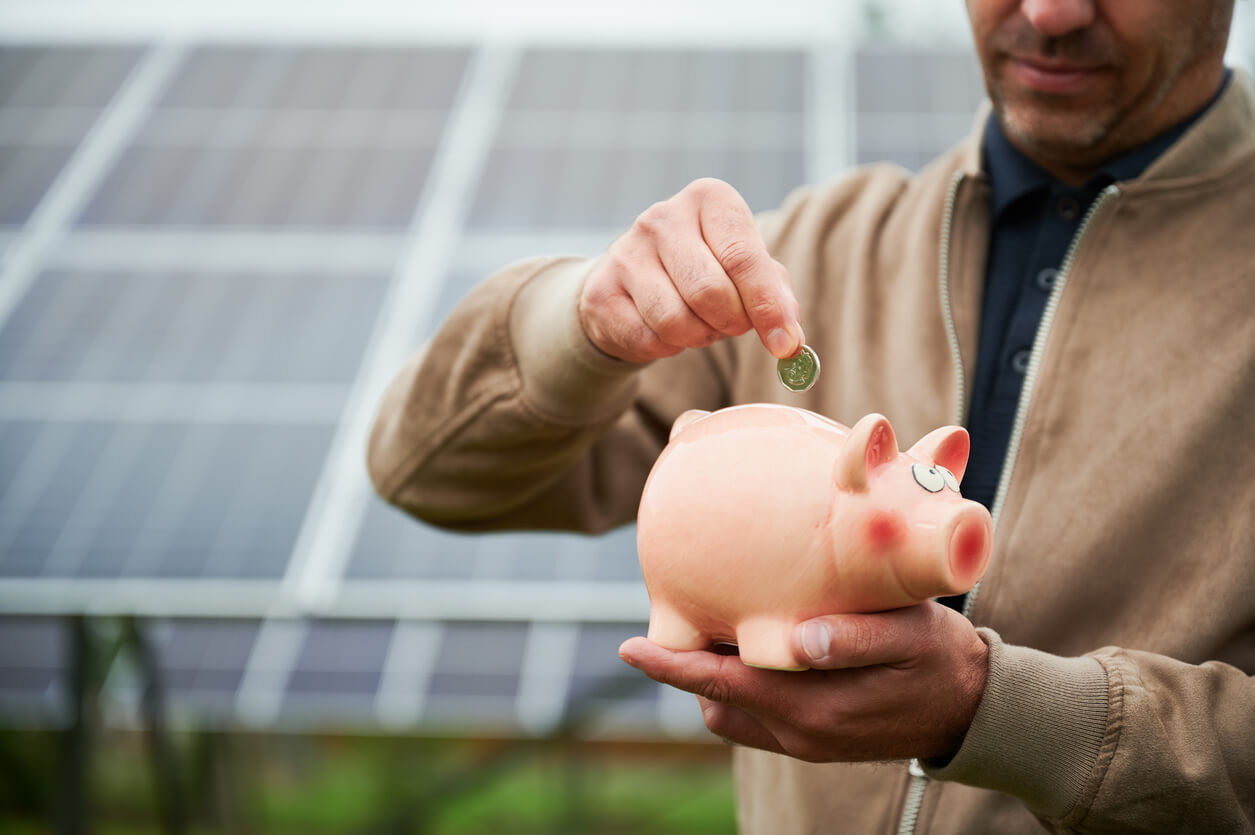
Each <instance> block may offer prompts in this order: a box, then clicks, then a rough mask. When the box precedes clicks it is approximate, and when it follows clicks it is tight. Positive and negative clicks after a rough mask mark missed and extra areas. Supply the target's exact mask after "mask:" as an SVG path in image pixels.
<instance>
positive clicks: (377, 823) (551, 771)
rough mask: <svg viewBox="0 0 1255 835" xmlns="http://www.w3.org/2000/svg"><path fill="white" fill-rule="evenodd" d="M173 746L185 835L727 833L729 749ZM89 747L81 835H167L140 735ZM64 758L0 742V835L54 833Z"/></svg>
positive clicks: (299, 742) (223, 742)
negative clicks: (160, 834)
mask: <svg viewBox="0 0 1255 835" xmlns="http://www.w3.org/2000/svg"><path fill="white" fill-rule="evenodd" d="M171 739H172V743H173V749H174V761H175V764H176V770H177V775H176V776H177V782H178V784H179V786H180V792H179V793H180V795H181V799H182V803H183V806H184V809H183V814H182V815H181V819H182V820H184V821H186V822H187V824H188V826H187V829H186V830H185V831H187V832H189V833H218V832H243V833H259V834H260V833H274V834H275V835H288V833H293V835H295V833H340V832H353V833H359V832H361V833H379V835H392V834H393V833H396V835H401V834H402V833H405V834H406V835H411V833H413V834H414V835H418V834H419V833H421V835H453V834H454V833H458V834H460V833H490V832H491V833H494V834H495V833H501V832H508V833H512V834H513V833H519V834H520V835H529V834H530V833H537V835H539V834H540V833H545V835H550V834H551V833H654V832H657V833H686V835H688V834H690V833H691V834H692V835H705V833H711V834H712V835H713V833H731V832H734V831H735V828H736V825H735V806H734V798H733V790H732V781H731V774H730V768H729V756H728V752H729V749H728V748H727V747H726V746H723V745H719V744H665V743H612V742H584V741H577V740H573V739H565V738H560V739H555V740H549V741H536V740H492V739H485V740H468V739H442V738H429V737H413V736H399V735H398V736H381V735H364V734H355V735H354V734H343V735H337V734H321V735H298V734H257V733H242V732H241V733H223V732H195V733H193V732H186V731H181V732H177V733H175V734H173V735H172V738H171ZM92 745H93V747H92V749H91V753H90V758H89V763H90V768H89V773H88V777H87V784H88V790H87V794H88V796H87V798H85V803H86V812H85V815H84V817H85V819H86V830H85V831H87V832H90V833H93V834H95V833H102V834H103V835H113V833H158V832H162V831H168V828H167V830H163V829H162V825H161V820H162V818H161V816H160V815H159V813H158V805H159V804H158V802H157V798H156V796H155V793H154V779H153V770H152V765H151V763H152V760H151V759H150V750H149V749H148V748H147V747H146V744H145V738H144V735H143V734H142V733H139V732H137V731H121V730H105V731H97V732H96V733H95V734H94V736H93V741H92ZM64 750H66V746H65V739H64V738H63V734H62V733H58V732H52V731H3V732H0V833H4V834H5V835H7V833H14V835H24V834H25V833H52V832H57V831H58V821H59V820H63V818H64V816H63V815H62V814H61V812H62V811H63V810H64V809H65V808H67V807H66V806H65V804H66V802H67V798H66V797H65V793H66V792H65V788H64V780H63V779H62V771H61V769H62V764H61V758H62V756H63V751H64ZM68 800H72V798H70V799H68ZM62 826H63V824H62Z"/></svg>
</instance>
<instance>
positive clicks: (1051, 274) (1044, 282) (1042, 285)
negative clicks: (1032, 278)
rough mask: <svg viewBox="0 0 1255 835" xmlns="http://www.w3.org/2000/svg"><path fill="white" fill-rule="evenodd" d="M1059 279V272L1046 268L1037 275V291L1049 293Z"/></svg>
mask: <svg viewBox="0 0 1255 835" xmlns="http://www.w3.org/2000/svg"><path fill="white" fill-rule="evenodd" d="M1058 278H1059V271H1058V270H1056V269H1055V268H1054V267H1047V268H1046V269H1044V270H1042V271H1041V272H1039V273H1038V274H1037V278H1036V282H1037V289H1038V290H1045V291H1047V292H1049V291H1050V288H1052V287H1054V286H1055V281H1056V280H1057V279H1058Z"/></svg>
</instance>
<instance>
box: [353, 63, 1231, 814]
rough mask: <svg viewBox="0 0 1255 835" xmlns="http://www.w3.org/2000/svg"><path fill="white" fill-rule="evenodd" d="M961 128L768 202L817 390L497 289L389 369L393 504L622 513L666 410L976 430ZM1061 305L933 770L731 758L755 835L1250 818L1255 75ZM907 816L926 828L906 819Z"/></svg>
mask: <svg viewBox="0 0 1255 835" xmlns="http://www.w3.org/2000/svg"><path fill="white" fill-rule="evenodd" d="M980 129H981V126H980V125H978V126H977V128H976V130H975V131H974V133H973V135H972V137H971V138H969V139H968V140H967V141H966V142H965V143H964V144H962V145H961V146H960V147H958V148H957V149H956V150H954V151H953V152H951V153H949V154H947V155H946V156H944V157H943V158H941V159H939V160H938V161H936V162H935V163H934V164H933V165H931V166H930V167H929V168H927V169H925V170H924V171H922V172H921V173H920V174H918V175H916V176H912V175H910V174H908V173H907V172H904V171H902V170H899V169H896V168H893V167H889V166H875V167H870V168H864V169H859V170H857V171H855V172H853V173H852V174H851V175H850V176H848V177H845V178H844V179H841V180H840V181H838V182H835V183H832V184H830V185H827V186H825V187H822V188H816V189H811V190H805V191H801V192H799V193H797V194H795V195H794V196H793V197H792V198H791V199H790V200H789V201H788V203H787V204H786V205H785V206H784V207H783V208H782V209H781V210H779V211H778V212H775V213H773V214H770V215H768V216H765V217H763V219H762V228H763V231H764V235H765V237H766V239H767V241H768V245H769V248H770V249H771V251H772V253H773V254H774V255H775V257H776V258H778V259H779V260H780V261H781V262H783V263H784V264H785V266H786V267H787V268H788V270H789V272H790V274H791V276H792V278H793V282H794V287H795V290H796V292H797V294H798V298H799V301H800V302H801V309H802V311H803V325H804V327H805V329H806V333H807V335H808V338H809V341H810V342H811V344H812V345H813V346H814V347H815V348H816V350H817V351H818V352H819V354H820V356H821V357H822V358H823V362H824V371H823V377H822V379H821V384H820V385H819V386H817V387H816V388H815V389H813V390H812V391H811V392H809V393H807V394H804V395H793V394H789V393H788V392H785V391H784V390H783V389H782V388H781V387H780V386H779V384H778V383H777V382H776V380H775V374H774V361H773V360H772V359H771V357H770V356H769V355H768V354H767V352H766V351H765V350H764V349H763V348H762V347H761V345H760V344H759V343H758V342H757V339H756V338H755V337H754V335H753V334H749V335H747V336H746V337H743V338H741V339H737V340H731V341H727V342H723V343H718V344H717V345H715V346H713V347H712V348H710V349H707V350H704V351H690V352H686V353H684V354H681V355H680V356H678V357H675V358H672V359H669V360H663V361H659V362H656V363H653V364H652V365H649V366H647V367H644V368H641V367H635V366H629V365H626V364H624V363H619V362H616V361H613V360H611V359H609V358H607V357H605V356H604V355H601V354H599V353H598V352H597V351H596V350H595V349H593V348H592V347H591V345H590V344H589V343H588V342H587V340H586V339H585V338H584V336H583V333H582V332H581V330H580V328H579V324H578V322H577V320H576V317H575V299H576V296H577V292H578V288H579V286H580V283H581V281H582V280H583V278H584V276H585V275H586V274H587V272H588V270H589V263H588V262H586V261H584V260H580V259H571V258H546V259H537V260H532V261H528V262H525V263H521V264H516V265H514V266H512V267H509V268H507V269H505V270H503V271H501V272H500V273H498V274H496V275H494V276H492V277H490V278H489V279H487V280H486V281H485V282H484V283H483V284H482V285H480V286H479V287H478V288H477V289H476V290H474V291H473V292H472V293H471V294H470V295H469V296H468V297H467V299H465V301H464V302H463V303H462V304H461V305H460V306H459V307H458V308H457V310H456V311H455V312H454V313H453V314H452V315H451V317H450V319H449V320H448V321H447V322H446V323H445V325H444V326H443V327H442V328H441V329H440V331H439V332H438V333H437V334H436V336H435V337H434V339H433V341H432V342H431V343H430V344H429V346H428V348H427V350H426V351H425V352H422V353H420V355H418V356H415V357H414V358H413V359H412V360H411V361H410V362H409V363H408V364H407V365H406V366H405V367H404V368H403V369H402V370H401V372H400V374H399V375H398V377H397V378H396V380H395V382H394V383H393V385H392V387H391V389H390V390H389V392H388V394H387V396H386V398H385V400H384V402H383V404H382V407H381V410H380V413H379V418H378V421H377V424H376V426H375V431H374V435H373V438H372V441H371V449H370V467H371V473H372V476H373V478H374V480H375V483H376V485H377V487H378V489H379V491H380V493H381V494H382V495H383V496H384V497H386V498H387V499H388V500H389V501H392V502H394V503H396V504H398V505H400V506H401V507H403V508H405V509H406V510H408V511H410V512H411V513H413V514H415V515H416V516H420V517H422V518H424V519H428V520H430V521H433V522H436V523H438V524H444V525H448V526H452V527H456V528H461V529H484V528H490V527H512V526H513V527H558V528H575V529H580V530H590V531H600V530H605V529H607V528H609V527H612V526H615V525H619V524H622V523H626V522H629V521H631V520H632V519H633V517H634V514H635V510H636V506H637V501H638V498H639V495H640V490H641V487H642V485H643V482H644V479H645V476H646V474H647V472H648V470H649V468H650V465H651V464H652V462H653V460H654V458H655V457H656V455H657V454H658V452H659V450H660V449H661V448H662V446H663V444H664V442H665V438H666V436H667V430H668V428H669V426H670V424H671V421H672V419H673V418H674V417H675V416H676V415H677V414H678V413H679V412H681V411H683V410H685V409H689V408H694V407H698V408H705V409H714V408H718V407H721V406H725V405H729V404H732V403H741V402H751V401H777V402H787V403H791V404H794V405H798V406H803V407H806V408H809V409H813V410H815V411H818V412H822V413H824V414H827V415H830V416H832V417H834V418H836V419H838V420H841V421H843V422H845V423H853V422H854V421H855V420H856V419H857V418H858V417H860V416H861V415H863V414H865V413H867V412H870V411H878V412H882V413H884V414H885V415H887V416H889V418H890V420H891V421H892V422H893V424H894V427H895V429H896V430H897V434H898V437H899V438H900V439H901V440H902V442H903V443H904V444H909V443H911V442H913V441H914V440H915V439H916V438H919V437H920V436H922V435H923V434H924V433H925V432H927V431H928V430H930V429H932V428H934V427H936V426H938V425H941V424H945V423H950V422H956V421H959V422H961V419H962V417H963V415H964V414H965V411H966V408H967V392H966V388H965V381H967V380H970V379H971V377H972V373H973V368H974V364H975V353H976V345H977V326H978V321H979V311H980V298H981V286H982V276H983V270H984V260H985V255H986V249H987V242H988V241H987V238H988V226H989V223H988V208H987V203H988V186H987V182H986V180H985V178H984V176H983V175H982V173H981V172H980V169H979V159H980V154H979V145H978V142H979V137H980ZM1063 272H1064V275H1063V276H1061V278H1060V280H1059V281H1058V282H1057V284H1056V288H1055V290H1054V296H1053V298H1052V300H1051V303H1050V306H1049V307H1048V308H1047V313H1046V317H1045V319H1044V321H1043V325H1042V328H1041V332H1040V333H1039V335H1038V340H1037V344H1036V346H1035V348H1034V355H1033V360H1032V362H1031V367H1030V370H1029V377H1028V379H1027V380H1026V385H1025V393H1024V397H1023V398H1022V401H1021V406H1020V415H1019V425H1018V427H1017V430H1016V433H1015V436H1014V437H1013V439H1012V446H1011V449H1010V452H1009V454H1008V460H1007V464H1006V467H1005V469H1004V472H1003V479H1002V485H1001V489H1000V491H999V497H998V501H997V504H996V507H995V517H996V534H995V540H996V542H995V547H994V553H993V557H992V559H991V562H990V567H989V570H988V572H987V574H986V576H985V579H984V580H983V582H982V583H981V585H980V586H979V589H978V592H977V593H975V595H974V599H973V602H972V605H971V606H970V610H969V616H970V617H971V618H972V620H973V621H974V622H975V623H976V624H977V625H978V626H980V627H983V628H984V629H983V631H982V635H983V636H984V637H985V638H986V639H987V640H988V641H989V642H990V645H991V649H992V652H991V661H990V677H989V683H988V686H987V690H986V693H985V696H984V699H983V701H982V703H981V705H980V708H979V710H978V713H977V715H976V719H975V722H974V723H973V725H972V727H971V729H970V730H969V732H968V735H967V738H966V740H965V742H964V744H963V747H962V749H961V750H960V751H959V753H958V755H957V756H956V757H955V758H954V759H953V760H952V761H951V762H950V763H949V764H948V765H946V767H945V768H940V769H931V770H928V777H922V776H916V777H912V776H911V775H910V774H909V773H908V767H907V764H906V763H897V764H876V765H869V764H859V765H844V764H833V765H812V764H807V763H803V762H799V761H796V760H791V759H788V758H785V757H781V756H777V755H773V754H766V753H762V752H758V751H750V750H741V749H738V750H737V751H736V754H735V769H736V775H737V779H738V782H739V788H740V816H741V824H742V826H743V828H744V829H745V831H747V832H762V833H787V832H859V833H862V832H892V831H897V829H898V827H899V825H900V822H901V820H902V818H903V816H904V807H906V808H907V811H906V813H905V815H906V817H907V818H908V819H909V818H911V817H914V816H916V815H917V820H916V831H919V832H929V833H949V832H956V833H957V832H967V833H971V832H1000V833H1005V832H1019V831H1040V828H1041V825H1043V824H1044V825H1046V826H1048V827H1051V828H1055V829H1059V830H1079V831H1116V830H1120V831H1123V830H1128V829H1140V830H1145V831H1157V832H1230V831H1244V830H1245V831H1249V830H1252V829H1253V828H1255V679H1253V678H1252V677H1251V674H1252V673H1255V87H1253V86H1252V82H1251V79H1250V78H1249V77H1248V76H1246V75H1245V74H1243V73H1240V72H1239V73H1237V77H1236V78H1235V79H1234V81H1233V83H1231V84H1230V85H1229V87H1228V89H1227V90H1226V91H1225V93H1224V94H1223V96H1222V97H1221V99H1220V100H1219V101H1218V102H1217V103H1216V105H1215V106H1214V107H1213V108H1212V109H1211V110H1210V111H1209V112H1208V113H1207V114H1205V115H1204V117H1203V118H1202V119H1201V120H1200V121H1199V122H1198V123H1196V124H1195V125H1194V126H1193V127H1192V128H1191V129H1190V130H1189V132H1188V133H1187V134H1186V135H1185V136H1184V137H1182V138H1181V140H1180V141H1178V143H1177V144H1176V145H1175V146H1173V147H1172V148H1171V149H1169V150H1168V151H1167V152H1166V153H1165V154H1164V155H1163V156H1162V157H1161V158H1160V159H1159V160H1158V161H1156V162H1155V163H1154V164H1153V165H1152V166H1151V167H1150V168H1149V169H1148V170H1147V171H1146V172H1145V173H1144V175H1143V176H1142V177H1140V178H1139V179H1138V180H1136V181H1132V182H1127V183H1119V184H1117V185H1116V186H1114V187H1112V188H1111V189H1109V190H1108V192H1107V193H1106V194H1105V195H1104V196H1103V197H1102V198H1101V203H1100V204H1099V205H1098V206H1097V208H1096V209H1095V210H1094V212H1093V213H1092V215H1091V216H1090V217H1089V218H1088V220H1087V221H1086V223H1085V225H1084V228H1083V231H1082V233H1081V234H1080V235H1079V236H1078V242H1076V243H1075V244H1074V251H1073V252H1072V253H1071V254H1070V255H1069V258H1068V263H1067V265H1066V269H1065V270H1064V271H1063ZM908 823H909V820H908Z"/></svg>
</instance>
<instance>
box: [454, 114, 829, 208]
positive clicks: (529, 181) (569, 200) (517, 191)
mask: <svg viewBox="0 0 1255 835" xmlns="http://www.w3.org/2000/svg"><path fill="white" fill-rule="evenodd" d="M555 141H559V140H558V139H557V138H556V137H555ZM804 175H805V155H804V153H803V151H802V137H800V136H799V137H798V144H797V147H796V148H793V149H780V148H774V147H773V148H762V149H755V148H738V149H735V150H731V149H727V148H725V147H720V146H718V145H714V146H710V147H704V148H683V149H666V148H634V147H625V146H611V147H605V148H582V147H575V148H561V147H525V148H516V147H510V146H508V145H498V146H497V147H496V148H495V149H494V150H493V152H492V153H491V155H490V156H489V158H488V161H487V163H486V165H485V171H484V176H483V177H482V178H481V180H480V188H479V192H478V194H477V195H476V198H475V203H474V205H473V208H472V211H471V216H470V220H469V225H470V226H471V227H472V228H474V229H484V228H499V229H597V230H602V229H607V230H612V229H622V228H624V227H626V226H627V225H628V224H630V223H631V222H632V220H633V219H634V218H635V217H636V216H637V215H638V214H640V213H641V212H642V211H644V210H645V209H646V208H648V207H649V206H650V205H651V204H652V203H654V202H655V201H656V200H658V199H659V198H660V197H665V196H667V195H671V194H674V193H675V192H677V191H679V190H680V189H681V188H683V187H684V186H685V185H687V184H688V183H690V182H691V181H693V180H695V179H698V178H699V177H716V178H718V179H721V180H726V181H727V182H730V183H732V184H733V186H735V187H736V188H737V190H738V191H740V192H741V194H742V196H743V197H744V198H745V200H746V202H747V203H748V204H749V206H750V208H751V209H754V210H763V209H768V208H772V207H775V206H778V205H779V204H780V202H781V201H782V200H783V199H784V197H785V196H786V195H787V194H788V192H789V190H790V189H792V188H794V187H795V186H797V185H798V184H799V183H801V182H803V179H804Z"/></svg>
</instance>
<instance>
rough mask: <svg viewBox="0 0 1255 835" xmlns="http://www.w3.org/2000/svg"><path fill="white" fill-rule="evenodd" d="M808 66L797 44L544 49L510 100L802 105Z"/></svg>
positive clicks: (594, 106)
mask: <svg viewBox="0 0 1255 835" xmlns="http://www.w3.org/2000/svg"><path fill="white" fill-rule="evenodd" d="M805 69H806V57H805V54H804V53H803V52H801V51H798V50H789V49H784V50H732V51H729V50H684V49H681V50H674V49H630V48H627V49H606V48H599V49H595V50H590V49H582V48H572V49H537V50H530V51H529V52H528V53H527V54H526V55H525V56H524V59H523V63H522V66H521V67H520V70H519V74H518V76H517V81H516V83H515V86H514V89H513V92H512V95H511V98H510V102H509V105H508V106H509V107H510V108H511V109H525V110H557V109H567V110H628V111H640V110H650V111H664V112H668V113H676V112H685V111H690V110H694V109H699V110H700V109H710V110H715V109H728V110H741V111H784V110H793V111H799V110H802V109H803V105H804V96H805V84H804V80H805Z"/></svg>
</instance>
